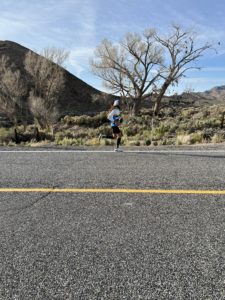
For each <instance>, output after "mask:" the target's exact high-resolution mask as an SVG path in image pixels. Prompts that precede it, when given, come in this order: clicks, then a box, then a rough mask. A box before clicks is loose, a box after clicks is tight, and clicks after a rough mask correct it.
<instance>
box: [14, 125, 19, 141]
mask: <svg viewBox="0 0 225 300" xmlns="http://www.w3.org/2000/svg"><path fill="white" fill-rule="evenodd" d="M14 139H15V143H16V144H19V142H20V141H19V136H18V133H17V129H16V128H14Z"/></svg>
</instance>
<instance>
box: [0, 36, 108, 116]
mask: <svg viewBox="0 0 225 300" xmlns="http://www.w3.org/2000/svg"><path fill="white" fill-rule="evenodd" d="M28 51H30V49H28V48H25V47H24V46H22V45H20V44H17V43H15V42H12V41H0V56H2V55H5V56H8V57H9V58H10V61H11V62H12V63H14V64H15V65H16V68H17V69H19V70H20V72H21V74H22V75H23V76H25V77H26V78H28V76H27V73H26V70H25V68H24V58H25V55H26V54H27V53H28ZM36 55H38V54H36ZM43 59H44V58H43ZM64 74H65V89H64V92H63V95H62V97H61V99H60V101H59V103H58V104H59V111H60V115H65V114H77V115H79V114H90V113H96V112H99V111H102V110H104V109H105V107H106V103H105V101H106V102H108V101H111V100H112V96H111V95H108V94H105V93H102V92H100V91H98V90H97V89H95V88H93V87H91V86H90V85H88V84H87V83H85V82H84V81H82V80H81V79H79V78H77V77H76V76H74V75H72V74H71V73H70V72H68V71H67V70H65V69H64ZM27 84H28V85H31V84H32V82H29V81H27ZM27 96H28V95H27ZM96 96H97V97H99V101H97V102H96V101H94V100H93V97H94V98H95V97H96ZM0 110H1V108H0Z"/></svg>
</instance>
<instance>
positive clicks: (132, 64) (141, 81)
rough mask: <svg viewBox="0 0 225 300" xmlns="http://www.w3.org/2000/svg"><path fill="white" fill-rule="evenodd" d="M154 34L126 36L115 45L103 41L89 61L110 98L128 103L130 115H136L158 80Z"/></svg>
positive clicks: (159, 60) (158, 53) (158, 55)
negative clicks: (128, 99)
mask: <svg viewBox="0 0 225 300" xmlns="http://www.w3.org/2000/svg"><path fill="white" fill-rule="evenodd" d="M153 38H154V31H152V30H146V31H145V32H144V34H143V35H142V36H141V35H138V34H134V33H128V34H127V35H126V36H125V38H124V39H123V40H122V41H121V42H120V43H118V44H115V45H113V44H112V42H110V41H109V40H107V39H105V40H103V41H102V42H101V44H100V45H99V46H98V47H97V48H96V50H95V59H92V60H91V66H92V70H93V72H94V74H96V75H97V76H99V77H100V78H102V79H103V80H104V83H105V85H106V87H108V88H110V89H111V90H112V92H113V93H114V94H120V96H122V97H128V98H130V99H132V113H133V114H136V113H138V111H139V108H140V105H141V102H142V101H143V100H144V99H146V98H148V97H149V96H150V95H151V91H152V87H153V86H155V85H156V82H157V80H158V79H160V73H161V71H160V69H161V64H162V50H161V48H160V47H158V46H157V45H156V44H154V40H153Z"/></svg>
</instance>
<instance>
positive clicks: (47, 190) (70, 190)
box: [0, 188, 225, 195]
mask: <svg viewBox="0 0 225 300" xmlns="http://www.w3.org/2000/svg"><path fill="white" fill-rule="evenodd" d="M0 193H128V194H129V193H134V194H136V193H137V194H199V195H225V190H165V189H116V188H115V189H112V188H111V189H107V188H105V189H104V188H96V189H95V188H0Z"/></svg>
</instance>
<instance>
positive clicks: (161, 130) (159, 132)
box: [152, 123, 169, 140]
mask: <svg viewBox="0 0 225 300" xmlns="http://www.w3.org/2000/svg"><path fill="white" fill-rule="evenodd" d="M168 131H169V127H168V126H165V125H164V124H163V123H161V124H160V126H159V127H157V128H155V129H153V131H152V136H153V137H154V139H157V140H159V139H161V138H162V137H163V136H164V135H165V134H166V132H168Z"/></svg>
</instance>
